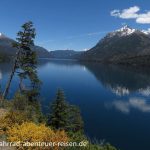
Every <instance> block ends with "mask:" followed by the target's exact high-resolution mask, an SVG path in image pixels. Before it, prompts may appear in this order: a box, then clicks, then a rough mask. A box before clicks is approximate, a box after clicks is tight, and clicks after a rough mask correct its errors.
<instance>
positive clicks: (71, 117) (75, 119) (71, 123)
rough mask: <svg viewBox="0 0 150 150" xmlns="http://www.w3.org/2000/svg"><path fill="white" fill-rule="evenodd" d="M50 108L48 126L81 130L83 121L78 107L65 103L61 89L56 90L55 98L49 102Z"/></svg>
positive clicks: (75, 130) (67, 129)
mask: <svg viewBox="0 0 150 150" xmlns="http://www.w3.org/2000/svg"><path fill="white" fill-rule="evenodd" d="M50 109H51V113H50V115H49V118H48V125H49V126H51V127H53V128H55V129H63V130H65V131H71V132H77V131H81V130H83V121H82V117H81V115H80V110H79V108H77V107H76V106H74V105H70V104H69V103H67V101H66V100H65V96H64V92H63V91H62V90H60V89H59V90H58V91H57V94H56V99H55V100H54V101H53V103H52V104H51V108H50Z"/></svg>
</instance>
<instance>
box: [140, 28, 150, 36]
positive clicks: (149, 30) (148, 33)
mask: <svg viewBox="0 0 150 150" xmlns="http://www.w3.org/2000/svg"><path fill="white" fill-rule="evenodd" d="M142 32H143V33H144V34H146V35H150V28H149V29H147V30H142Z"/></svg>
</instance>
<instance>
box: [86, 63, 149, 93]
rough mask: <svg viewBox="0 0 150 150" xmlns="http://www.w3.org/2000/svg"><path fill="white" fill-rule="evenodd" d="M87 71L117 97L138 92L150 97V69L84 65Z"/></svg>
mask: <svg viewBox="0 0 150 150" xmlns="http://www.w3.org/2000/svg"><path fill="white" fill-rule="evenodd" d="M85 66H86V67H87V68H88V70H89V71H90V72H91V73H92V74H94V75H95V77H96V78H97V79H98V80H99V82H101V83H102V84H103V86H104V87H106V88H108V89H109V90H110V91H111V92H112V93H115V94H116V95H118V96H124V95H129V94H131V93H133V92H139V93H141V94H142V95H144V96H149V95H150V69H149V68H135V67H126V66H115V65H107V66H106V65H100V64H94V63H86V64H85Z"/></svg>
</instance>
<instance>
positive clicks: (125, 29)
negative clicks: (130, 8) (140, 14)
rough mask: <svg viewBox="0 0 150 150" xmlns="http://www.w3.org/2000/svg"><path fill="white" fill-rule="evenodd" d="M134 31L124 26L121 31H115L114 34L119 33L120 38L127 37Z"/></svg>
mask: <svg viewBox="0 0 150 150" xmlns="http://www.w3.org/2000/svg"><path fill="white" fill-rule="evenodd" d="M135 31H136V29H132V28H130V27H129V26H127V25H126V26H124V27H122V28H121V29H118V30H116V31H115V32H119V33H121V34H120V35H121V36H127V35H130V34H132V33H134V32H135Z"/></svg>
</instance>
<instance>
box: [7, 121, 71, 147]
mask: <svg viewBox="0 0 150 150" xmlns="http://www.w3.org/2000/svg"><path fill="white" fill-rule="evenodd" d="M7 135H8V141H10V142H18V141H20V142H21V143H24V142H30V143H32V142H56V143H57V142H68V141H69V138H68V137H67V134H66V133H65V132H64V131H56V132H55V131H53V130H51V129H50V128H48V127H46V126H45V125H44V124H41V125H36V124H34V123H31V122H25V123H23V124H22V125H17V124H16V125H15V126H14V127H12V128H9V130H8V131H7ZM22 148H23V149H40V148H42V149H50V147H23V146H22ZM51 149H52V150H58V149H59V147H57V146H55V147H51ZM62 149H63V147H62Z"/></svg>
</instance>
